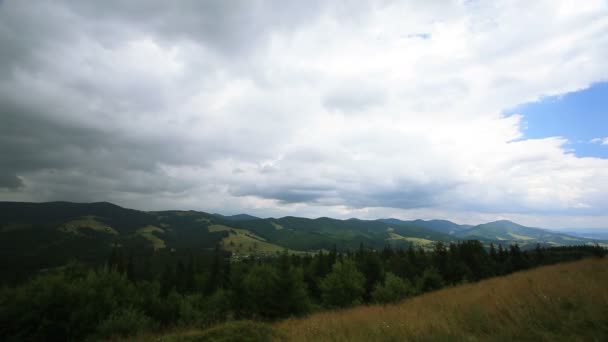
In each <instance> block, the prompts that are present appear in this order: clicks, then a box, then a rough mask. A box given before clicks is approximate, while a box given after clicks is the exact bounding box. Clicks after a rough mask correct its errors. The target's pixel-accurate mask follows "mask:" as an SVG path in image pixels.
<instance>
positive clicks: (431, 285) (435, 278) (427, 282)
mask: <svg viewBox="0 0 608 342" xmlns="http://www.w3.org/2000/svg"><path fill="white" fill-rule="evenodd" d="M443 285H444V282H443V278H442V277H441V274H440V273H439V271H438V270H437V269H436V268H434V267H430V268H427V269H426V270H424V273H422V276H421V277H420V278H418V280H417V287H418V291H420V292H427V291H433V290H437V289H439V288H441V287H443Z"/></svg>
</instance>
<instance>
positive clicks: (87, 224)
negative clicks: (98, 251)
mask: <svg viewBox="0 0 608 342" xmlns="http://www.w3.org/2000/svg"><path fill="white" fill-rule="evenodd" d="M81 228H88V229H92V230H95V231H98V232H102V233H107V234H112V235H118V232H117V231H116V230H115V229H114V228H112V227H110V226H108V225H107V224H105V223H102V222H99V221H98V220H97V219H96V218H95V217H94V216H83V217H81V218H78V219H76V220H72V221H69V222H68V223H66V224H64V225H62V226H61V227H59V230H61V231H63V232H66V233H73V234H80V231H79V230H80V229H81Z"/></svg>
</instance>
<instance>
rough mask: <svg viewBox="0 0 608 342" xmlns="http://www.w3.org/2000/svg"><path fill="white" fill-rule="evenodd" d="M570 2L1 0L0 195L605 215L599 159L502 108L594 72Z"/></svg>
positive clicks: (591, 41)
mask: <svg viewBox="0 0 608 342" xmlns="http://www.w3.org/2000/svg"><path fill="white" fill-rule="evenodd" d="M572 4H574V3H573V2H569V1H563V2H562V3H560V4H559V5H556V4H555V3H554V2H553V1H538V2H534V3H533V4H530V3H526V4H525V6H524V7H525V8H523V7H522V6H514V5H512V4H511V3H508V2H504V3H503V2H494V3H492V4H484V3H479V2H457V1H454V2H446V3H434V2H433V3H420V2H410V3H405V2H391V1H389V2H386V1H378V2H375V1H370V2H367V1H361V2H349V3H348V4H346V3H332V2H326V1H313V2H306V3H305V4H304V3H301V2H297V1H294V2H289V1H288V2H285V1H277V2H274V1H246V2H224V1H205V2H197V1H176V2H172V3H171V5H168V4H167V3H166V2H164V1H131V2H127V3H125V2H119V1H112V2H111V3H108V2H103V3H101V2H97V1H68V0H64V1H52V2H51V1H39V2H35V3H32V2H23V1H6V2H2V3H0V44H2V46H3V49H2V51H1V52H0V123H1V124H0V155H2V156H3V158H2V160H0V199H3V200H36V201H40V200H57V199H60V200H78V201H100V200H108V201H113V202H116V203H119V204H122V205H125V206H131V207H136V208H142V209H164V208H186V209H199V210H208V211H214V212H216V211H219V212H251V213H254V214H258V215H262V216H266V215H274V216H280V215H283V214H292V215H304V216H336V217H349V216H360V217H374V216H396V217H403V218H407V217H410V216H415V215H419V217H422V218H430V217H431V216H432V217H437V218H453V219H457V220H461V221H467V222H469V221H471V220H487V219H491V218H493V217H501V218H504V217H511V218H517V219H521V220H523V221H522V222H524V223H525V222H531V223H534V224H535V225H542V224H543V223H547V224H551V225H556V224H559V225H567V224H569V222H571V223H572V224H577V225H581V224H582V225H587V224H585V223H588V226H594V225H596V226H597V225H602V224H605V223H606V222H608V218H607V217H606V216H605V214H604V213H605V212H606V210H607V209H608V207H607V204H606V201H605V200H604V199H605V198H606V196H608V161H607V160H605V159H600V158H578V157H576V156H575V155H574V154H572V153H570V152H568V150H567V148H566V147H565V145H566V143H567V141H565V140H564V139H562V138H560V137H547V138H545V139H526V138H525V136H524V132H523V129H522V125H523V120H524V119H523V118H522V117H521V116H519V115H513V116H504V115H502V114H501V113H503V112H504V110H505V109H506V108H514V107H515V106H517V105H519V104H522V103H526V102H530V101H538V100H542V99H543V98H544V97H546V96H551V95H560V94H565V93H568V92H572V91H576V90H581V89H584V88H586V87H588V86H590V85H591V84H593V83H595V82H598V81H602V80H605V79H606V78H607V77H608V67H607V66H606V64H605V63H604V61H605V60H606V59H607V57H608V35H607V34H606V32H607V30H608V19H607V18H608V16H607V15H606V14H608V10H607V8H606V4H605V2H602V1H599V2H597V3H595V2H589V3H588V4H587V5H586V6H578V5H576V6H574V7H572V6H571V5H572ZM42 14H44V15H42ZM539 18H540V19H539ZM597 142H599V141H597ZM602 215H604V216H602Z"/></svg>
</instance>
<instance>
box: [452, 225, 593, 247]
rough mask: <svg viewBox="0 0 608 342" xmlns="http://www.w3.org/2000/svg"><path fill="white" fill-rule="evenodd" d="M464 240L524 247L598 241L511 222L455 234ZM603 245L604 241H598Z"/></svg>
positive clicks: (479, 226)
mask: <svg viewBox="0 0 608 342" xmlns="http://www.w3.org/2000/svg"><path fill="white" fill-rule="evenodd" d="M455 236H456V237H458V238H462V239H486V240H494V241H497V242H499V243H502V244H505V243H506V244H511V243H517V244H519V245H520V246H522V247H526V246H530V245H535V244H537V243H540V244H542V245H553V246H559V245H566V246H567V245H585V244H593V243H595V242H596V241H594V240H592V239H585V238H580V237H574V236H570V235H566V234H561V233H556V232H550V231H547V230H544V229H540V228H531V227H525V226H522V225H520V224H517V223H514V222H511V221H506V220H502V221H496V222H490V223H485V224H480V225H478V226H475V227H472V228H470V229H467V230H463V231H460V232H458V233H456V234H455ZM598 242H600V243H602V241H598Z"/></svg>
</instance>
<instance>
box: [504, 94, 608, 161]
mask: <svg viewBox="0 0 608 342" xmlns="http://www.w3.org/2000/svg"><path fill="white" fill-rule="evenodd" d="M515 113H519V114H522V115H523V116H524V118H523V127H524V129H523V132H524V137H523V138H524V139H536V138H546V137H553V136H561V137H564V138H567V139H568V141H569V144H568V146H567V148H569V149H572V150H573V151H574V153H575V154H576V155H577V156H579V157H600V158H608V145H605V144H602V141H601V139H604V138H606V137H608V82H603V83H596V84H594V85H592V86H591V87H589V88H587V89H584V90H580V91H577V92H573V93H569V94H566V95H561V96H552V97H547V98H545V99H542V100H541V101H538V102H532V103H526V104H523V105H520V106H517V107H515V108H514V109H511V110H508V111H507V112H506V114H507V115H511V114H515ZM598 138H599V139H598ZM593 139H595V140H593Z"/></svg>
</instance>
